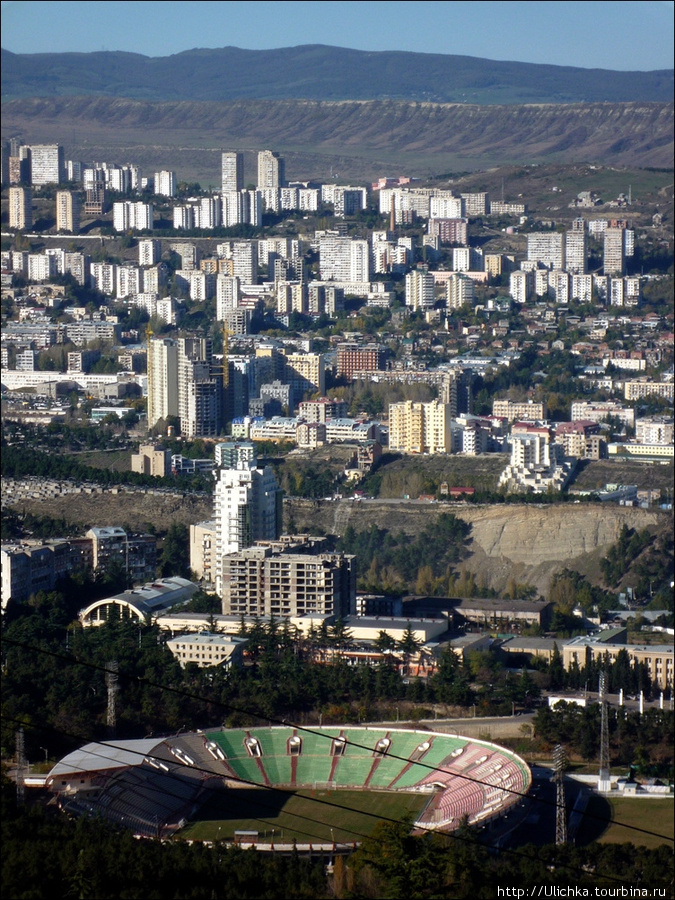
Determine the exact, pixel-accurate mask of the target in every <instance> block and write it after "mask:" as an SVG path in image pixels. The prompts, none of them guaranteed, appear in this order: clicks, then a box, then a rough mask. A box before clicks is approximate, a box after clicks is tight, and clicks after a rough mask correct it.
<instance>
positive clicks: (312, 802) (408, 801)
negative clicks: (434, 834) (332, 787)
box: [181, 789, 429, 843]
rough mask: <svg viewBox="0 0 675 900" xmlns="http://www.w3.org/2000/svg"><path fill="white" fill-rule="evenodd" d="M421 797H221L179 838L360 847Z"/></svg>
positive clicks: (238, 793) (237, 793)
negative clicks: (244, 834)
mask: <svg viewBox="0 0 675 900" xmlns="http://www.w3.org/2000/svg"><path fill="white" fill-rule="evenodd" d="M428 799H429V798H428V797H421V796H420V795H418V794H406V793H402V792H384V791H320V790H316V791H313V790H301V791H283V790H278V789H277V790H264V789H250V790H249V789H241V790H239V789H237V790H234V789H232V790H227V791H218V792H217V793H215V794H214V795H213V798H212V799H211V800H210V801H208V802H207V803H206V804H205V805H204V806H203V807H202V809H201V810H200V812H199V815H198V817H197V819H196V820H195V821H194V822H192V823H191V824H190V825H188V826H187V827H186V828H185V829H184V830H183V831H182V832H181V837H182V838H184V839H186V840H201V841H209V840H217V839H222V840H232V839H233V838H234V832H235V831H257V832H258V833H259V835H260V838H261V840H262V839H265V838H267V839H269V840H271V839H272V838H274V839H275V840H276V841H280V840H282V839H283V841H284V842H288V841H293V840H296V841H298V842H299V843H307V842H312V841H316V842H330V841H333V840H334V841H338V842H352V841H361V840H363V838H364V837H366V836H367V835H369V834H370V833H371V831H372V830H373V828H374V827H375V825H377V823H378V821H380V818H379V817H383V818H391V819H401V818H403V817H404V816H405V815H407V814H408V813H412V814H416V813H418V812H419V811H420V810H421V809H422V808H423V807H424V805H425V804H426V803H427V801H428Z"/></svg>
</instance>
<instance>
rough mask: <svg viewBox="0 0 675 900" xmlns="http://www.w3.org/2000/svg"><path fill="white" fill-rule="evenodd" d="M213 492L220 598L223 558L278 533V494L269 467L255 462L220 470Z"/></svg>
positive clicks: (216, 567) (217, 577) (275, 536)
mask: <svg viewBox="0 0 675 900" xmlns="http://www.w3.org/2000/svg"><path fill="white" fill-rule="evenodd" d="M217 476H218V479H217V481H216V484H215V488H214V495H213V499H214V521H215V523H216V548H215V559H216V564H215V570H216V572H215V574H216V579H215V580H216V592H217V593H218V594H220V596H221V597H222V596H223V594H222V590H223V577H222V566H223V557H225V556H226V555H227V554H230V553H237V552H238V551H240V550H243V549H244V548H246V547H250V546H251V544H253V543H254V542H255V541H259V540H275V539H276V538H277V537H279V534H280V530H281V494H280V491H279V485H278V484H277V480H276V477H275V475H274V470H273V469H272V468H271V466H265V467H264V468H257V467H256V465H255V462H253V464H251V465H250V466H246V467H242V468H240V469H220V470H218V473H217Z"/></svg>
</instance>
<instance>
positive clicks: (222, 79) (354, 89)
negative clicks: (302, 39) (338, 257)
mask: <svg viewBox="0 0 675 900" xmlns="http://www.w3.org/2000/svg"><path fill="white" fill-rule="evenodd" d="M2 71H3V81H2V92H3V98H7V99H16V98H22V97H36V96H82V95H101V96H109V97H128V98H131V99H144V100H149V101H160V102H161V101H165V100H205V101H227V100H236V99H244V98H250V99H268V100H275V99H276V100H280V99H307V100H377V99H383V100H384V99H391V100H422V101H424V100H426V101H430V102H435V103H467V102H470V103H476V104H481V105H483V104H487V105H493V104H508V105H513V104H520V103H574V102H605V101H606V102H635V101H651V102H669V101H670V100H672V95H673V70H670V69H664V70H654V71H652V72H621V71H612V70H609V69H599V68H595V69H583V68H579V67H574V66H552V65H546V64H538V63H520V62H512V61H503V60H488V59H481V58H478V57H471V56H460V55H450V54H448V55H445V54H438V53H418V52H413V51H405V50H396V51H364V50H352V49H349V48H341V47H330V46H327V45H324V44H304V45H298V46H297V47H283V48H277V49H272V50H245V49H242V48H239V47H223V48H218V49H209V48H196V49H192V50H184V51H181V52H180V53H177V54H174V55H172V56H166V57H148V56H144V55H142V54H138V53H128V52H124V51H97V52H92V53H36V54H15V53H12V52H11V51H8V50H5V49H3V50H2ZM280 71H282V72H283V78H280V77H279V75H280Z"/></svg>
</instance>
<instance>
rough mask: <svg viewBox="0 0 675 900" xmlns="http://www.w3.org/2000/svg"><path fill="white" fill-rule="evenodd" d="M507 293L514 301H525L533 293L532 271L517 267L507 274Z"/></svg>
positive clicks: (529, 298)
mask: <svg viewBox="0 0 675 900" xmlns="http://www.w3.org/2000/svg"><path fill="white" fill-rule="evenodd" d="M509 294H510V295H511V298H512V299H513V301H514V303H521V304H524V303H527V302H528V301H529V300H531V299H532V297H533V295H534V276H533V274H532V272H524V271H522V269H518V270H517V271H515V272H511V274H510V275H509Z"/></svg>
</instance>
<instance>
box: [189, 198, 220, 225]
mask: <svg viewBox="0 0 675 900" xmlns="http://www.w3.org/2000/svg"><path fill="white" fill-rule="evenodd" d="M197 213H198V214H199V222H197ZM222 223H223V201H222V200H221V198H220V196H213V197H202V199H201V200H200V201H199V205H198V207H197V210H196V211H195V228H205V229H207V230H211V229H213V228H220V226H221V225H222Z"/></svg>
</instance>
